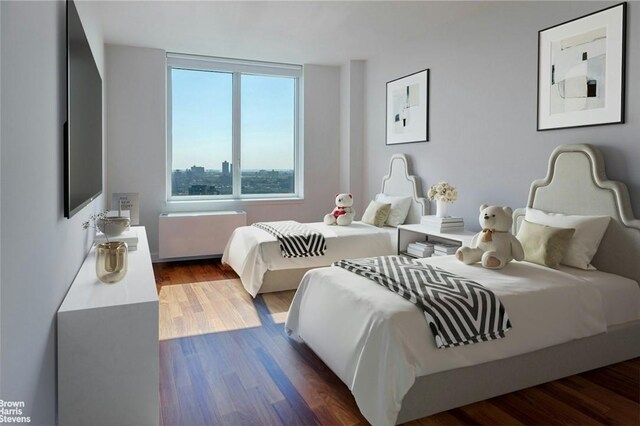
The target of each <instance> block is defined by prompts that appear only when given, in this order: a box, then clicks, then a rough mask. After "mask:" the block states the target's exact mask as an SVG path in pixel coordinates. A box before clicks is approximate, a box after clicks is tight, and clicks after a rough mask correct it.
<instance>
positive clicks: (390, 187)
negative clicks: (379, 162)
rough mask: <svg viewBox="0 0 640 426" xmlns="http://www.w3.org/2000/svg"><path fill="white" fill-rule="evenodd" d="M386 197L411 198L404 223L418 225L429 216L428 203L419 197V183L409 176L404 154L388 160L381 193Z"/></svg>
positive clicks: (407, 163) (395, 155)
mask: <svg viewBox="0 0 640 426" xmlns="http://www.w3.org/2000/svg"><path fill="white" fill-rule="evenodd" d="M381 192H382V193H383V194H387V195H398V196H411V198H412V200H413V202H412V203H411V209H409V214H408V215H407V219H406V220H405V222H404V223H420V217H421V216H424V215H427V214H429V203H427V200H426V199H424V198H422V197H420V196H419V195H418V194H420V183H419V182H418V180H417V179H416V178H415V176H413V175H410V174H409V162H408V160H407V157H406V156H405V155H404V154H394V155H393V156H391V159H390V160H389V173H388V174H387V175H386V176H385V177H383V178H382V191H381Z"/></svg>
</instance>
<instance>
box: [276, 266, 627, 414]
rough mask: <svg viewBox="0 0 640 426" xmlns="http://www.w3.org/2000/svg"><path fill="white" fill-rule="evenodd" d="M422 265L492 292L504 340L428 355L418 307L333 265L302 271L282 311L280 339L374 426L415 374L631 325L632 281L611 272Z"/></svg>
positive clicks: (394, 410)
mask: <svg viewBox="0 0 640 426" xmlns="http://www.w3.org/2000/svg"><path fill="white" fill-rule="evenodd" d="M424 262H428V263H430V264H433V265H435V266H439V267H442V268H443V269H446V270H449V271H451V272H454V273H456V274H458V275H461V276H464V277H467V278H470V279H473V280H474V281H477V282H478V283H480V284H482V285H484V286H485V287H487V288H490V289H491V290H493V291H494V292H495V293H496V295H497V296H498V297H499V298H500V299H501V301H502V303H503V304H504V305H505V308H506V310H507V313H508V315H509V317H510V319H511V322H512V325H513V329H512V330H511V331H509V332H508V333H507V337H506V338H504V339H499V340H495V341H491V342H483V343H478V344H474V345H469V346H463V347H458V348H448V349H437V348H436V346H435V343H434V339H433V336H432V335H431V333H430V331H429V329H428V327H427V324H426V321H425V318H424V316H423V314H422V312H421V311H420V309H419V308H417V307H416V306H415V305H413V304H412V303H410V302H408V301H407V300H405V299H403V298H401V297H399V296H397V295H395V294H393V293H391V292H390V291H389V290H387V289H386V288H383V287H381V286H380V285H378V284H376V283H374V282H372V281H370V280H368V279H366V278H364V277H361V276H358V275H355V274H353V273H351V272H348V271H346V270H344V269H341V268H337V267H332V268H322V269H316V270H314V271H311V272H309V273H307V274H306V275H305V277H304V279H303V280H302V283H301V284H300V288H299V289H298V292H297V293H296V295H295V297H294V300H293V302H292V305H291V308H290V311H289V316H288V318H287V322H286V325H285V326H286V329H287V332H288V333H289V334H290V335H291V336H292V337H294V338H297V339H299V340H302V341H305V342H306V343H307V344H308V345H309V346H310V347H311V348H312V349H313V350H314V352H316V354H318V356H319V357H320V358H322V360H323V361H324V362H325V363H326V364H327V365H328V366H329V367H330V368H331V369H332V370H333V371H334V372H335V373H336V374H337V375H338V376H339V377H340V378H341V379H342V380H343V381H344V383H346V384H347V386H349V388H350V389H351V391H352V393H353V394H354V397H355V399H356V402H357V403H358V406H359V408H360V410H361V412H362V413H363V415H364V416H365V417H366V418H367V420H369V421H370V422H371V423H372V424H374V425H377V424H394V423H395V419H396V417H397V414H398V412H399V411H400V407H401V403H402V399H403V398H404V396H405V394H406V393H407V392H408V390H409V389H410V388H411V386H412V385H413V383H414V381H415V379H416V377H419V376H423V375H428V374H433V373H437V372H440V371H446V370H450V369H454V368H461V367H465V366H470V365H476V364H480V363H484V362H489V361H493V360H498V359H504V358H508V357H512V356H516V355H520V354H523V353H527V352H532V351H535V350H538V349H542V348H545V347H549V346H554V345H557V344H561V343H565V342H568V341H571V340H574V339H579V338H583V337H588V336H592V335H595V334H598V333H602V332H605V331H606V330H607V327H609V326H612V325H615V324H620V323H624V322H628V321H632V320H636V319H639V318H640V288H639V286H638V284H637V283H636V282H635V281H632V280H629V279H626V278H623V277H619V276H616V275H612V274H607V273H604V272H600V271H581V270H577V269H574V268H561V269H560V270H553V269H550V268H545V267H542V266H539V265H535V264H531V263H528V262H512V263H511V264H509V265H508V266H507V267H506V268H504V269H502V270H500V271H495V270H489V269H484V268H482V267H481V266H480V265H479V264H476V265H464V264H462V263H461V262H458V261H456V260H455V258H454V257H453V256H446V257H437V258H429V259H425V260H424Z"/></svg>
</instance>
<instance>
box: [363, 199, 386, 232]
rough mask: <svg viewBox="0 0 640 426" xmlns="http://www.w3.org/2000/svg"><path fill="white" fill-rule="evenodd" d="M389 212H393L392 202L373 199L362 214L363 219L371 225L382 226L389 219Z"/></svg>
mask: <svg viewBox="0 0 640 426" xmlns="http://www.w3.org/2000/svg"><path fill="white" fill-rule="evenodd" d="M389 213H391V203H379V202H377V201H371V202H370V203H369V206H368V207H367V209H366V210H365V211H364V214H363V215H362V221H363V222H364V223H368V224H369V225H374V226H377V227H382V226H384V223H385V222H386V221H387V218H388V217H389Z"/></svg>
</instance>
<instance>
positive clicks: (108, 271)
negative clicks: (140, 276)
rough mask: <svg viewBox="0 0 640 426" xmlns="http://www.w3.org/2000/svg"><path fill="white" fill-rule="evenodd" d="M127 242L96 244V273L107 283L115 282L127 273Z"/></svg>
mask: <svg viewBox="0 0 640 426" xmlns="http://www.w3.org/2000/svg"><path fill="white" fill-rule="evenodd" d="M127 252H128V249H127V243H123V242H119V241H116V242H111V243H101V244H96V275H97V276H98V279H99V280H100V281H102V282H103V283H105V284H114V283H117V282H118V281H120V280H122V279H123V278H124V276H125V275H127Z"/></svg>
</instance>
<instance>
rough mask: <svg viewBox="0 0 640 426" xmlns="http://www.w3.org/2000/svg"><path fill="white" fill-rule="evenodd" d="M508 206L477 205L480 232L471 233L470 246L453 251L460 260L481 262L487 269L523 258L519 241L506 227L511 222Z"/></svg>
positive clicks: (469, 262)
mask: <svg viewBox="0 0 640 426" xmlns="http://www.w3.org/2000/svg"><path fill="white" fill-rule="evenodd" d="M512 213H513V211H512V210H511V207H500V206H489V205H486V204H483V205H481V206H480V225H482V231H480V232H478V233H477V234H476V235H474V236H473V239H472V240H471V244H470V246H469V247H466V246H462V247H460V248H459V249H458V250H457V251H456V258H458V260H459V261H461V262H463V263H465V264H467V265H470V264H472V263H475V262H478V261H481V262H482V266H484V267H485V268H488V269H501V268H503V267H504V266H505V265H506V264H507V263H509V262H510V261H511V260H513V259H515V260H523V259H524V250H523V248H522V245H521V244H520V241H518V239H517V238H516V237H514V236H513V235H512V234H511V233H510V232H509V230H510V229H511V225H512V224H513V218H512V216H511V215H512Z"/></svg>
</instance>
